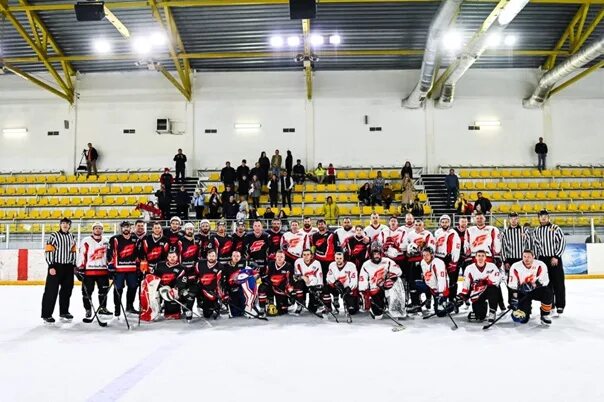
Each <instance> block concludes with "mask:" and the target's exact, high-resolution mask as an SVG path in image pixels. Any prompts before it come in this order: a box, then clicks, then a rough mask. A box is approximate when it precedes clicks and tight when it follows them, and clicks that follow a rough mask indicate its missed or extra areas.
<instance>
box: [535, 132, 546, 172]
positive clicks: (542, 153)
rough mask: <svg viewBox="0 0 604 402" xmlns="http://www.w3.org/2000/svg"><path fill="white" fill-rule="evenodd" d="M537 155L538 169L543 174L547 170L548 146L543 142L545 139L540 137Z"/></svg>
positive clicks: (536, 147) (536, 150)
mask: <svg viewBox="0 0 604 402" xmlns="http://www.w3.org/2000/svg"><path fill="white" fill-rule="evenodd" d="M535 153H536V154H537V169H539V171H540V172H541V171H542V170H543V169H545V157H546V156H547V145H546V144H545V142H543V137H539V142H538V143H537V144H535Z"/></svg>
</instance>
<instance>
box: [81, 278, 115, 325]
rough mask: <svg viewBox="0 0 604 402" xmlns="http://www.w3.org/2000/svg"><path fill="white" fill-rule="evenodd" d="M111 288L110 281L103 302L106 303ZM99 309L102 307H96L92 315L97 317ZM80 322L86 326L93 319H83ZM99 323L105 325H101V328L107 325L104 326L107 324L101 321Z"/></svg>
mask: <svg viewBox="0 0 604 402" xmlns="http://www.w3.org/2000/svg"><path fill="white" fill-rule="evenodd" d="M112 287H113V281H112V282H111V283H110V284H109V286H108V287H107V293H105V296H104V299H103V302H106V301H107V298H108V297H109V292H110V291H111V288H112ZM90 299H92V297H91V298H90ZM91 306H92V303H91ZM101 307H102V306H100V305H99V307H98V308H97V309H96V310H95V311H94V314H95V315H98V312H99V310H100V309H101ZM82 321H83V322H85V323H86V324H90V323H91V322H93V321H94V317H92V318H83V319H82ZM101 322H102V323H103V324H105V325H101V327H105V326H107V325H106V324H107V323H106V322H103V321H101Z"/></svg>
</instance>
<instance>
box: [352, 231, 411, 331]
mask: <svg viewBox="0 0 604 402" xmlns="http://www.w3.org/2000/svg"><path fill="white" fill-rule="evenodd" d="M369 254H370V257H371V259H369V260H367V261H365V263H364V264H363V266H362V268H361V273H360V274H359V292H361V294H362V295H363V300H364V304H365V309H366V310H369V312H370V314H371V317H373V318H374V319H376V320H379V319H381V318H382V316H383V314H384V311H387V310H388V308H389V307H392V306H389V304H388V300H387V295H386V292H388V291H389V290H390V289H392V288H393V286H394V283H395V282H396V281H397V279H398V278H400V276H401V275H402V271H401V269H400V267H399V266H398V265H396V263H395V262H394V261H392V260H391V259H390V258H386V257H382V249H381V247H380V246H379V244H377V243H375V244H372V246H371V251H370V252H369ZM397 299H398V300H399V301H400V295H399V296H398V298H397ZM404 301H405V296H404V295H402V303H403V308H404Z"/></svg>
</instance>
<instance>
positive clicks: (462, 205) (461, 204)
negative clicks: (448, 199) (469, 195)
mask: <svg viewBox="0 0 604 402" xmlns="http://www.w3.org/2000/svg"><path fill="white" fill-rule="evenodd" d="M454 207H455V211H456V212H457V213H458V214H460V215H471V214H472V212H474V208H473V207H472V204H470V203H469V202H468V200H466V196H465V195H464V193H459V196H458V197H457V201H455V205H454Z"/></svg>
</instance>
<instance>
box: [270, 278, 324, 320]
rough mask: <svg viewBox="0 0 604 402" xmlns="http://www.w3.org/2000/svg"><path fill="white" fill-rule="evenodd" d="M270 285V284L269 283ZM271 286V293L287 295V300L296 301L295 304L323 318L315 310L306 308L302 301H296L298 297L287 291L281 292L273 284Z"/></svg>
mask: <svg viewBox="0 0 604 402" xmlns="http://www.w3.org/2000/svg"><path fill="white" fill-rule="evenodd" d="M271 286H272V285H271ZM272 288H273V293H275V294H278V295H283V296H285V297H287V298H288V299H289V301H291V302H294V303H296V304H297V305H299V306H300V307H302V308H303V309H306V310H307V311H308V312H310V313H312V314H314V315H315V316H316V317H318V318H320V319H323V316H322V315H321V314H319V313H316V312H314V313H313V312H312V311H310V310H309V309H308V307H306V305H305V304H304V303H301V302H299V301H298V299H296V298H295V297H294V296H292V295H291V294H289V293H287V292H282V291H280V290H277V288H275V287H274V286H272Z"/></svg>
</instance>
